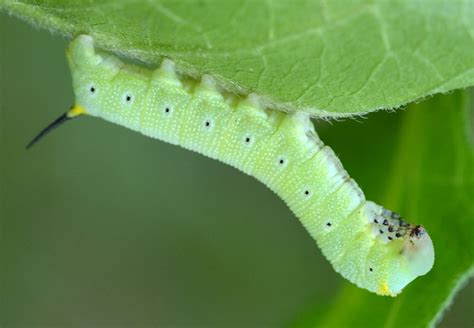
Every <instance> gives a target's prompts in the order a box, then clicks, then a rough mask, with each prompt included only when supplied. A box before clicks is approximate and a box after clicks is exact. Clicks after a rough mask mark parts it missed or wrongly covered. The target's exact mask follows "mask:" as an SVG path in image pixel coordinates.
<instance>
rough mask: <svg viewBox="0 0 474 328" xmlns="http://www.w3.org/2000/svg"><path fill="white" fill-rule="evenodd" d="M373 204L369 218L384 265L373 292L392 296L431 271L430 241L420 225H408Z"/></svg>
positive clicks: (432, 252) (390, 212)
mask: <svg viewBox="0 0 474 328" xmlns="http://www.w3.org/2000/svg"><path fill="white" fill-rule="evenodd" d="M377 207H378V210H376V211H374V212H373V214H372V216H371V217H372V224H373V228H374V230H373V231H374V234H375V235H376V236H377V238H378V243H379V244H380V246H381V250H380V253H381V254H383V255H382V256H381V257H382V261H381V262H382V263H383V265H384V266H385V268H384V269H383V270H381V271H382V272H381V275H380V276H379V279H377V281H378V282H377V285H376V286H375V289H376V290H375V291H376V292H377V293H378V294H381V295H392V296H395V295H397V294H398V293H400V292H401V291H402V289H403V288H404V287H405V286H406V285H407V284H409V283H410V282H411V281H413V280H414V279H415V278H416V277H418V276H422V275H424V274H426V273H428V272H429V271H430V270H431V268H432V267H433V264H434V248H433V242H432V241H431V238H430V236H429V234H428V232H427V231H426V230H425V228H424V227H423V226H421V225H414V224H410V223H408V222H406V221H405V220H404V219H403V218H402V217H401V216H400V215H398V214H397V213H394V212H392V211H389V210H386V209H383V208H381V207H379V206H377Z"/></svg>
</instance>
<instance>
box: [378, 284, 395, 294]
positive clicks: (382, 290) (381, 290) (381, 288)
mask: <svg viewBox="0 0 474 328" xmlns="http://www.w3.org/2000/svg"><path fill="white" fill-rule="evenodd" d="M377 294H379V295H383V296H386V295H390V296H395V294H393V293H392V292H390V289H389V288H388V284H387V282H386V281H383V282H382V283H381V284H380V286H379V289H378V291H377Z"/></svg>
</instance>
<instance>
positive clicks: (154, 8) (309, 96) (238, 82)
mask: <svg viewBox="0 0 474 328" xmlns="http://www.w3.org/2000/svg"><path fill="white" fill-rule="evenodd" d="M0 9H3V10H6V11H7V12H9V13H11V14H13V15H15V16H18V17H20V18H22V19H25V20H27V21H29V22H30V23H32V24H34V25H37V26H40V27H42V28H47V29H49V30H51V31H54V32H58V33H60V34H62V35H65V36H67V37H73V36H75V35H77V34H80V33H87V34H90V35H92V36H93V37H94V38H95V39H96V42H97V45H98V46H99V47H102V48H104V49H106V50H109V51H112V52H115V53H118V54H121V55H124V56H126V57H129V58H134V59H138V60H140V61H143V62H144V63H148V64H150V65H151V66H156V65H158V64H159V63H160V62H161V60H162V58H163V57H167V58H171V59H172V60H174V61H175V62H176V63H177V68H178V70H179V71H180V72H182V73H184V74H187V75H190V76H193V77H195V78H199V77H200V76H201V75H202V74H211V75H212V76H214V77H215V78H216V79H217V80H218V81H219V82H220V84H221V85H222V87H224V88H225V89H227V90H229V91H232V92H236V93H240V94H248V93H256V94H258V95H260V96H261V97H262V99H263V101H264V102H266V104H267V105H268V106H272V107H275V108H277V109H281V110H287V111H293V110H303V111H306V112H308V113H310V114H311V115H312V116H319V117H322V116H324V117H341V116H351V115H363V114H366V113H368V112H371V111H375V110H379V109H391V108H397V107H399V106H402V105H404V104H406V103H408V102H410V101H413V100H416V99H420V98H423V97H426V96H428V95H432V94H435V93H439V92H447V91H449V90H453V89H457V88H465V87H468V86H472V85H474V51H473V49H474V20H472V19H471V18H472V17H474V5H473V3H472V2H471V1H440V0H434V1H430V5H429V6H428V5H426V1H425V0H417V1H401V0H399V1H383V0H376V1H368V0H366V1H358V2H353V3H352V2H351V3H348V2H342V1H322V0H321V1H316V0H298V1H294V0H280V1H276V0H267V1H242V0H228V1H220V0H188V1H175V0H161V1H149V0H126V1H125V0H124V1H115V0H106V1H100V2H94V1H89V0H79V1H77V0H66V1H57V0H55V1H52V0H49V1H47V0H43V1H33V0H29V1H10V0H0Z"/></svg>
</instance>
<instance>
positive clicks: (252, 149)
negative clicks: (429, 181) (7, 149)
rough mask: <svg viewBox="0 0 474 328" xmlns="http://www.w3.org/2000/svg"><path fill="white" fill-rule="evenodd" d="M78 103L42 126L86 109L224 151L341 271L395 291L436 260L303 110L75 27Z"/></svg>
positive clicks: (222, 156)
mask: <svg viewBox="0 0 474 328" xmlns="http://www.w3.org/2000/svg"><path fill="white" fill-rule="evenodd" d="M67 55H68V60H69V64H70V67H71V71H72V77H73V85H74V92H75V95H76V105H74V106H73V107H72V108H71V110H69V111H68V112H67V113H65V114H63V115H62V116H61V117H59V118H58V119H57V120H56V121H54V122H53V123H52V124H50V125H49V126H48V127H47V128H46V129H44V130H43V131H42V132H41V133H40V134H39V135H38V136H37V137H36V138H34V139H33V141H32V142H31V143H30V144H29V145H28V147H30V146H31V145H33V144H34V143H35V142H36V141H38V140H39V139H40V138H41V137H42V136H44V135H45V134H46V133H47V132H48V131H50V130H52V129H53V128H55V127H57V126H58V125H59V124H61V123H63V122H66V121H68V120H70V119H72V118H75V117H78V116H82V115H84V114H87V115H91V116H97V117H102V118H104V119H105V120H108V121H111V122H114V123H117V124H120V125H123V126H125V127H128V128H130V129H133V130H136V131H140V132H141V133H143V134H145V135H147V136H150V137H152V138H156V139H160V140H163V141H166V142H169V143H173V144H177V145H180V146H182V147H185V148H188V149H190V150H193V151H197V152H200V153H202V154H204V155H206V156H209V157H211V158H215V159H218V160H221V161H223V162H225V163H227V164H229V165H232V166H234V167H236V168H238V169H240V170H242V171H243V172H245V173H247V174H249V175H252V176H254V177H255V178H257V179H258V180H260V181H261V182H263V183H264V184H265V185H267V186H268V187H269V188H270V189H272V190H273V191H274V192H276V193H277V194H278V195H279V196H280V197H281V198H282V199H283V200H284V201H285V202H286V203H287V205H288V206H289V207H290V208H291V210H292V211H293V212H294V213H295V214H296V216H297V217H298V218H299V219H300V221H301V223H302V224H303V225H304V227H305V228H306V229H307V230H308V232H309V233H310V234H311V236H312V237H313V238H314V239H315V240H316V241H317V244H318V245H319V247H320V248H321V250H322V252H323V254H324V255H325V256H326V258H327V259H328V260H329V261H330V262H331V263H332V265H333V267H334V269H335V270H336V271H337V272H339V273H340V274H341V275H342V276H344V277H345V278H347V279H348V280H350V281H351V282H353V283H355V284H356V285H357V286H359V287H361V288H365V289H367V290H369V291H371V292H375V293H377V294H380V295H391V296H395V295H396V294H398V293H399V292H401V290H402V289H403V288H404V287H405V286H406V285H407V284H408V283H410V282H411V281H412V280H413V279H415V278H416V277H417V276H420V275H424V274H426V273H427V272H428V271H429V270H430V269H431V267H432V266H433V263H434V250H433V244H432V242H431V239H430V237H429V235H428V233H427V232H426V231H425V230H424V228H423V227H422V226H420V225H413V224H409V223H407V222H406V221H405V220H403V219H402V218H401V217H400V216H399V215H398V214H396V213H393V212H391V211H388V210H386V209H384V208H382V207H381V206H379V205H377V204H375V203H373V202H371V201H367V200H366V199H365V197H364V194H363V192H362V191H361V190H360V188H359V187H358V186H357V184H356V183H355V181H354V180H352V179H351V178H350V177H349V175H348V174H347V172H346V171H345V170H344V169H343V167H342V165H341V163H340V161H339V159H338V158H337V157H336V156H335V154H334V152H333V151H332V150H331V149H330V148H329V147H328V146H325V145H324V144H323V143H322V142H321V140H320V139H319V137H318V135H317V134H316V132H315V130H314V127H313V125H312V123H311V121H310V118H309V116H308V115H307V114H305V113H301V112H296V113H291V114H287V113H283V112H280V111H274V110H267V109H264V108H262V107H261V106H260V105H259V104H258V101H257V100H256V97H254V96H251V97H248V98H247V99H242V98H240V97H236V96H234V95H231V94H225V93H224V92H220V91H219V90H218V89H217V88H216V86H215V84H214V82H213V80H212V78H210V77H208V76H204V77H203V78H202V81H201V82H200V83H196V81H194V80H191V79H183V78H178V76H177V75H176V73H175V71H174V65H173V63H172V62H171V61H169V60H164V61H163V63H162V65H161V67H160V68H159V69H157V70H154V71H151V70H147V69H143V68H139V67H136V66H132V65H127V64H124V63H123V62H122V61H120V60H119V59H118V58H117V57H114V56H112V55H107V54H104V53H96V52H95V50H94V46H93V39H92V38H91V37H90V36H86V35H81V36H79V37H78V38H76V39H75V40H74V41H73V42H72V43H71V45H70V48H69V50H68V52H67Z"/></svg>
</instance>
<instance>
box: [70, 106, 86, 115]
mask: <svg viewBox="0 0 474 328" xmlns="http://www.w3.org/2000/svg"><path fill="white" fill-rule="evenodd" d="M84 114H87V112H86V110H85V109H84V108H83V107H81V106H79V105H74V106H73V107H72V108H71V109H70V110H69V111H68V112H67V117H68V118H74V117H77V116H79V115H84Z"/></svg>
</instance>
